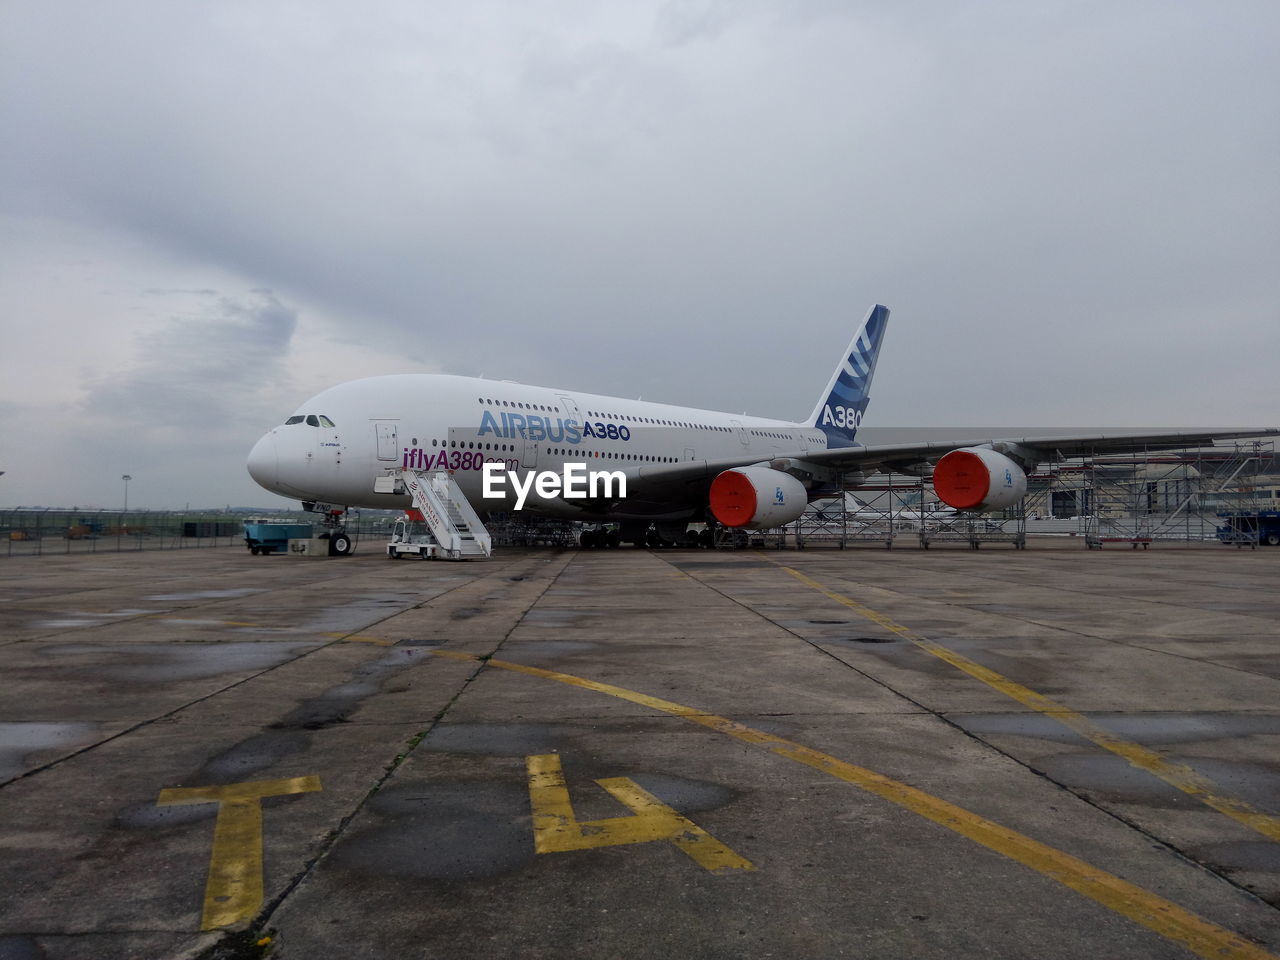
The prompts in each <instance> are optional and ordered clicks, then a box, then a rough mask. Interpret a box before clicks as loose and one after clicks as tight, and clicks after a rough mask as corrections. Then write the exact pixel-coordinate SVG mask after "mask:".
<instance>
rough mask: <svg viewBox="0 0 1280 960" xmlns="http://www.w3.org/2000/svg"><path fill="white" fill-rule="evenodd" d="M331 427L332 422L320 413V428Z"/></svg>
mask: <svg viewBox="0 0 1280 960" xmlns="http://www.w3.org/2000/svg"><path fill="white" fill-rule="evenodd" d="M333 425H334V424H333V421H332V420H330V419H329V418H328V417H326V416H325V415H324V414H323V413H322V414H320V426H322V427H332V426H333Z"/></svg>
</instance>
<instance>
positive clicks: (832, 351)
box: [0, 0, 1280, 507]
mask: <svg viewBox="0 0 1280 960" xmlns="http://www.w3.org/2000/svg"><path fill="white" fill-rule="evenodd" d="M1277 49H1280V5H1278V4H1276V3H1275V2H1274V0H1258V2H1248V0H1230V2H1225V3H1224V2H1220V0H1215V2H1203V3H1197V2H1193V0H1188V2H1185V3H1176V4H1172V3H1167V2H1155V0H1152V2H1140V0H1134V2H1119V3H1116V2H1107V3H1103V2H1087V0H1077V2H1070V3H1059V2H1054V0H1038V2H1036V3H1023V2H1013V0H1010V2H970V3H952V2H941V0H939V2H919V3H909V4H904V3H898V2H889V0H884V2H866V3H854V2H845V0H811V2H806V0H776V2H769V0H723V2H722V0H670V2H654V3H643V2H634V3H630V2H629V3H607V4H602V3H598V2H585V0H584V2H567V0H563V2H562V0H532V2H520V3H515V2H507V3H490V2H483V0H481V2H475V0H471V2H468V3H465V4H464V3H455V4H449V3H428V2H422V0H411V2H372V3H363V4H352V3H346V2H343V3H338V2H322V0H305V2H303V0H297V2H284V0H280V2H266V0H244V2H236V0H219V2H217V3H206V2H195V0H152V2H142V0H137V2H131V0H113V2H111V3H102V2H100V0H83V2H70V0H47V2H41V3H26V2H21V0H0V98H2V99H0V142H3V144H4V149H3V150H0V217H2V218H3V224H2V228H0V325H2V327H0V332H2V333H3V343H2V345H0V356H3V364H2V366H0V373H2V376H0V469H3V470H5V471H7V472H6V473H5V475H4V476H3V477H2V478H0V506H8V505H16V504H27V505H30V504H36V503H39V504H58V505H72V504H75V505H86V504H97V505H102V506H114V505H118V503H119V500H120V495H121V486H122V485H121V482H120V476H121V474H124V473H129V474H131V475H132V476H133V477H134V481H133V483H132V485H131V487H130V502H131V505H149V506H156V507H181V506H183V505H184V504H185V503H190V504H192V506H196V505H200V506H205V505H224V504H271V503H280V502H282V501H279V500H278V498H275V497H273V496H271V495H270V494H267V493H265V492H264V491H260V490H258V488H257V487H255V486H254V485H253V483H252V481H250V480H249V478H248V477H247V475H246V474H245V473H244V456H245V454H246V452H247V451H248V449H249V447H250V446H251V445H252V444H253V442H254V441H255V440H256V439H257V437H258V436H259V435H260V434H261V433H262V432H263V431H264V430H265V429H266V428H267V427H268V426H270V425H271V424H272V423H274V422H278V421H279V420H281V419H282V418H283V417H284V416H285V415H286V414H288V413H289V412H291V411H292V410H293V409H294V408H295V407H296V406H298V405H299V404H300V403H301V402H302V401H304V400H305V399H306V398H307V397H308V396H310V395H312V394H314V393H316V392H318V391H319V390H321V389H323V388H324V387H326V386H328V385H331V384H332V383H335V382H338V381H341V380H346V379H352V378H355V377H358V376H365V375H370V374H377V373H390V372H436V371H439V372H448V373H458V374H466V375H480V374H483V375H486V376H489V377H494V378H507V379H517V380H526V381H531V382H534V383H547V384H551V385H558V386H565V387H570V388H578V389H581V390H588V391H597V392H603V393H617V394H621V395H624V396H636V395H644V396H645V397H646V398H647V399H667V400H671V401H673V402H680V403H688V404H694V405H700V406H707V407H712V408H721V409H732V410H735V411H737V410H746V411H748V412H750V413H753V414H760V415H772V416H782V417H799V416H802V415H804V414H805V413H807V412H808V410H809V409H810V408H811V407H812V404H813V402H814V400H815V398H816V395H817V393H818V391H819V390H820V388H821V387H822V385H823V384H824V383H825V382H826V378H827V377H828V375H829V374H830V370H831V367H832V366H833V365H834V363H835V360H836V355H837V354H838V353H839V352H840V350H841V348H843V347H844V345H845V344H846V342H847V341H848V338H849V336H850V335H851V333H852V331H853V328H854V327H855V326H856V324H857V323H858V322H859V321H860V319H861V317H862V315H863V314H864V313H865V312H866V310H867V308H868V306H869V305H870V304H871V303H873V302H875V301H880V302H883V303H886V304H888V305H889V306H890V307H892V309H893V318H892V321H891V323H890V329H889V333H888V335H887V339H886V344H885V352H884V354H883V356H882V358H881V362H880V365H879V368H878V373H877V382H876V389H875V391H874V398H875V399H874V401H873V403H872V406H871V412H870V413H869V415H868V423H876V424H882V425H893V426H913V427H922V426H964V425H974V426H976V425H986V424H997V423H999V424H1004V423H1020V424H1028V425H1038V426H1055V425H1056V426H1061V425H1073V426H1075V425H1081V424H1087V425H1090V426H1098V427H1101V426H1130V425H1141V426H1160V427H1178V426H1221V425H1237V424H1246V425H1268V426H1270V425H1276V424H1278V423H1280V402H1278V401H1280V389H1278V388H1277V374H1276V370H1277V360H1278V359H1280V58H1277V57H1276V55H1275V51H1276V50H1277Z"/></svg>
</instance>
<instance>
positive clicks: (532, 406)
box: [476, 397, 781, 439]
mask: <svg viewBox="0 0 1280 960" xmlns="http://www.w3.org/2000/svg"><path fill="white" fill-rule="evenodd" d="M476 402H477V403H483V404H487V405H488V406H491V407H515V408H517V409H519V410H542V411H545V412H547V413H559V412H560V408H559V407H551V406H547V405H546V404H544V403H520V402H519V401H516V400H494V399H492V398H491V397H477V398H476ZM587 416H589V417H608V418H609V419H610V420H622V421H624V422H627V423H652V424H654V425H655V426H663V427H688V428H689V429H690V430H718V431H721V432H723V433H728V432H729V428H728V427H716V426H709V425H707V424H702V423H688V422H687V421H684V420H661V419H657V418H654V417H633V416H628V415H624V414H619V413H601V412H600V411H599V410H588V411H587ZM780 439H781V438H780Z"/></svg>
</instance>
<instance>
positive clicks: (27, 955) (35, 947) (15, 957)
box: [0, 933, 49, 960]
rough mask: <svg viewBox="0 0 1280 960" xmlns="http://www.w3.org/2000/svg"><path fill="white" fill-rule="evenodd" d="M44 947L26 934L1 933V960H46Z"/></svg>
mask: <svg viewBox="0 0 1280 960" xmlns="http://www.w3.org/2000/svg"><path fill="white" fill-rule="evenodd" d="M48 956H49V955H48V954H47V953H45V952H44V947H42V946H40V944H39V943H38V942H37V941H36V939H35V937H29V936H27V935H26V934H25V933H0V960H46V958H47V957H48Z"/></svg>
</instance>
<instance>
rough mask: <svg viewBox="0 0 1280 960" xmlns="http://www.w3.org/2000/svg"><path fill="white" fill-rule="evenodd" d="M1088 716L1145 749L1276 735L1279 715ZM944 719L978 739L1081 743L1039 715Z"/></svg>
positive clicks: (978, 716) (1069, 732) (1006, 714)
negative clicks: (1003, 737)
mask: <svg viewBox="0 0 1280 960" xmlns="http://www.w3.org/2000/svg"><path fill="white" fill-rule="evenodd" d="M1088 716H1089V719H1090V720H1092V721H1094V722H1095V723H1097V724H1099V725H1101V726H1103V727H1106V728H1107V729H1108V730H1110V731H1111V732H1112V733H1115V734H1117V735H1118V736H1121V737H1124V738H1125V739H1127V740H1133V741H1135V742H1136V743H1142V744H1146V745H1148V746H1156V745H1159V744H1169V743H1198V742H1200V741H1204V740H1224V739H1237V738H1240V737H1249V736H1254V735H1257V734H1263V735H1265V734H1271V735H1277V734H1280V715H1276V714H1257V713H1131V714H1125V713H1091V714H1089V715H1088ZM948 719H950V720H951V721H952V722H954V723H957V724H959V725H960V726H961V727H963V728H964V729H965V730H967V731H968V732H969V733H972V734H976V735H978V736H982V735H984V734H993V735H1000V734H1005V735H1010V736H1017V737H1035V738H1036V739H1037V740H1048V741H1050V742H1053V743H1079V742H1081V739H1080V737H1079V736H1078V735H1076V734H1074V733H1072V732H1071V731H1070V730H1068V729H1067V728H1066V727H1064V726H1063V725H1062V724H1060V723H1058V722H1057V721H1056V720H1053V719H1052V718H1050V717H1046V716H1044V715H1043V714H1039V713H975V714H954V715H950V716H949V717H948Z"/></svg>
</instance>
